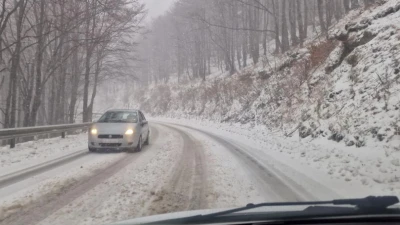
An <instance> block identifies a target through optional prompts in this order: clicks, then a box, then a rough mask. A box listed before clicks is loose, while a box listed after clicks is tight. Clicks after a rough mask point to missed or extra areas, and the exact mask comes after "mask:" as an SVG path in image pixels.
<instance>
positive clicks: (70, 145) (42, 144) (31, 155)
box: [0, 133, 87, 176]
mask: <svg viewBox="0 0 400 225" xmlns="http://www.w3.org/2000/svg"><path fill="white" fill-rule="evenodd" d="M85 148H87V134H86V133H82V134H77V135H67V137H66V138H65V139H64V138H61V137H56V138H50V139H39V140H35V141H29V142H25V143H20V144H17V145H16V147H15V148H13V149H10V147H8V146H3V147H0V176H2V175H5V174H8V173H11V172H14V171H16V170H20V169H24V168H27V167H30V166H33V165H37V164H40V163H42V162H45V161H49V160H52V159H55V158H59V157H61V156H63V155H67V154H70V153H73V152H76V151H79V150H83V149H85Z"/></svg>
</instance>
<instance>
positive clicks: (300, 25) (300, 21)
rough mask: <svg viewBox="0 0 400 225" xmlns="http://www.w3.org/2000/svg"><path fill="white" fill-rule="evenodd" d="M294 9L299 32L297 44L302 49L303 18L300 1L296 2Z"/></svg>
mask: <svg viewBox="0 0 400 225" xmlns="http://www.w3.org/2000/svg"><path fill="white" fill-rule="evenodd" d="M296 9H297V25H298V30H299V42H300V46H301V47H303V42H304V39H305V37H304V26H303V16H302V15H301V1H297V4H296Z"/></svg>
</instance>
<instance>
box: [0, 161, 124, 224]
mask: <svg viewBox="0 0 400 225" xmlns="http://www.w3.org/2000/svg"><path fill="white" fill-rule="evenodd" d="M124 155H125V153H123V154H97V155H93V154H90V155H88V156H85V157H82V158H80V159H78V160H75V161H73V162H71V163H68V164H65V165H63V166H61V167H58V168H55V169H53V170H50V171H47V172H45V173H42V174H39V175H36V176H33V177H31V178H29V179H27V180H24V181H22V182H19V183H16V184H12V185H10V186H8V187H4V188H3V189H1V190H0V221H2V220H4V219H5V218H7V217H9V216H10V215H11V214H13V213H15V212H18V211H21V210H23V209H25V208H30V207H35V204H36V203H37V202H38V201H39V200H40V201H39V202H49V201H50V200H52V199H53V200H54V199H55V198H57V197H58V196H59V195H60V194H62V193H65V191H66V190H68V189H71V188H73V187H74V186H75V185H76V184H77V183H79V182H80V181H82V180H85V179H86V178H88V177H90V176H91V175H93V174H95V172H96V171H97V170H99V169H101V168H105V167H107V166H109V165H111V164H113V163H115V162H116V161H118V160H120V159H122V158H123V157H124Z"/></svg>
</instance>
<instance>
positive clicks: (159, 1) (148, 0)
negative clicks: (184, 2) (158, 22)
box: [142, 0, 176, 21]
mask: <svg viewBox="0 0 400 225" xmlns="http://www.w3.org/2000/svg"><path fill="white" fill-rule="evenodd" d="M142 1H143V2H144V3H145V4H146V9H147V10H148V15H147V18H146V20H147V21H149V20H151V19H152V18H155V17H157V16H160V15H162V14H163V13H164V12H165V11H167V10H168V9H169V7H171V6H172V4H173V3H174V2H175V1H176V0H142Z"/></svg>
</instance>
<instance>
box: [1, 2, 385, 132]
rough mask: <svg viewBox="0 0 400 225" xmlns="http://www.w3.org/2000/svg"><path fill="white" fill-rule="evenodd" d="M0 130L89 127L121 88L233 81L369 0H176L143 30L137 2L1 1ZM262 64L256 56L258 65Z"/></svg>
mask: <svg viewBox="0 0 400 225" xmlns="http://www.w3.org/2000/svg"><path fill="white" fill-rule="evenodd" d="M1 4H2V5H1V6H2V7H1V10H0V127H1V128H12V127H25V126H36V125H46V124H62V123H74V122H81V121H83V122H87V121H92V117H93V107H94V102H95V99H96V96H97V95H98V93H99V92H100V91H102V89H101V88H102V84H104V85H105V86H107V85H106V84H107V83H108V82H109V81H112V82H113V83H117V84H118V85H120V86H123V85H125V86H126V85H127V84H129V85H130V84H132V85H136V86H142V87H143V86H147V85H149V84H155V83H166V82H168V81H169V80H170V78H174V79H175V80H177V81H178V82H180V81H183V80H194V79H200V80H201V79H202V80H205V79H206V77H207V75H209V74H211V73H212V70H216V69H218V70H220V71H223V72H226V73H228V74H234V73H236V72H237V71H239V70H240V69H242V68H244V67H246V66H248V65H255V64H257V63H258V62H259V61H260V60H261V59H263V60H265V59H268V55H271V54H275V55H279V54H282V53H285V52H287V51H288V50H289V49H290V48H291V47H297V46H303V45H304V44H305V41H306V40H307V39H309V38H311V37H316V38H322V39H326V38H327V36H328V30H329V28H330V27H332V26H333V25H334V24H335V23H336V22H337V21H339V20H340V19H341V18H343V17H344V16H345V15H346V14H347V13H349V12H351V11H352V10H354V9H360V8H363V9H366V10H368V7H369V6H370V5H371V4H380V1H375V0H206V1H198V0H177V1H176V2H175V3H174V4H173V6H172V8H171V9H170V10H169V11H168V12H166V13H165V14H163V15H162V16H160V17H158V18H156V19H154V20H153V21H151V23H150V24H148V25H146V26H145V23H144V22H143V21H144V19H145V18H146V9H145V1H144V2H142V1H139V0H83V1H82V0H15V1H14V0H13V1H11V0H2V1H1ZM263 57H264V58H263Z"/></svg>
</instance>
